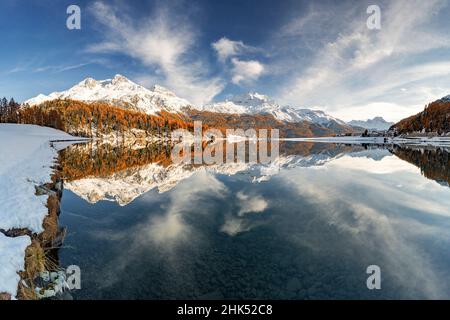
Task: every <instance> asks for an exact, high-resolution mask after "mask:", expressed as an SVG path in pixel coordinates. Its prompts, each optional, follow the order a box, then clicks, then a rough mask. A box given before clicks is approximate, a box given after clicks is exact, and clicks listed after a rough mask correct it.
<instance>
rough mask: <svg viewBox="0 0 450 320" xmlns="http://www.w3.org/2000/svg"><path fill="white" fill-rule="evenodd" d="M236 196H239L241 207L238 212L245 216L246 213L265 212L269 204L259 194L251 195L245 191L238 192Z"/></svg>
mask: <svg viewBox="0 0 450 320" xmlns="http://www.w3.org/2000/svg"><path fill="white" fill-rule="evenodd" d="M236 197H237V198H238V203H239V206H240V207H241V208H240V210H239V212H238V215H239V216H243V215H244V214H246V213H251V212H255V213H257V212H263V211H264V210H266V208H267V207H268V205H269V204H268V203H267V201H266V200H265V199H264V198H263V197H261V196H259V195H257V196H249V195H246V194H245V193H243V192H238V193H237V194H236Z"/></svg>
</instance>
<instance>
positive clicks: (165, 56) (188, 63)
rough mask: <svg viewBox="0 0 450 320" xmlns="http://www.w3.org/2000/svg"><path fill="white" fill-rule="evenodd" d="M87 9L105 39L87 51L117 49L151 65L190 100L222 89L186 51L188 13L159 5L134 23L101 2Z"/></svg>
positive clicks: (192, 34) (204, 99)
mask: <svg viewBox="0 0 450 320" xmlns="http://www.w3.org/2000/svg"><path fill="white" fill-rule="evenodd" d="M91 12H92V13H93V15H94V17H95V18H96V19H97V21H99V22H100V23H101V24H102V25H103V27H104V28H105V38H106V39H105V41H104V42H100V43H98V44H93V45H91V46H89V47H88V48H87V51H88V52H93V53H114V52H119V53H122V54H125V55H128V56H130V57H132V58H135V59H137V60H139V61H141V62H142V63H143V64H144V65H146V66H148V67H149V68H155V69H156V70H154V73H155V74H156V75H158V79H159V80H160V81H161V82H162V84H163V85H165V86H167V87H169V88H170V89H172V90H174V91H175V92H176V93H177V94H178V95H180V96H182V97H185V98H187V99H189V100H191V102H193V103H194V104H203V103H206V102H208V101H210V100H211V99H212V98H213V97H214V96H215V95H217V94H218V93H219V92H221V91H222V89H223V83H222V81H221V79H219V78H216V77H211V76H209V75H208V73H207V68H206V66H205V65H204V63H203V62H202V61H199V60H198V58H193V57H192V56H191V55H190V53H191V50H192V47H193V45H194V44H195V40H196V34H195V32H194V30H193V28H192V26H191V25H190V22H189V17H182V16H177V15H175V14H174V13H173V12H170V10H168V9H167V8H159V9H158V10H157V11H156V12H155V13H154V14H153V15H152V16H151V17H148V18H147V19H146V20H145V22H140V23H135V22H134V21H133V20H132V19H131V18H130V17H127V16H124V15H121V16H119V14H118V11H117V10H115V9H114V8H112V7H111V6H109V5H107V4H104V3H103V2H95V3H94V4H93V5H92V7H91ZM145 78H146V77H145V75H144V76H142V77H141V79H145ZM152 79H154V76H152Z"/></svg>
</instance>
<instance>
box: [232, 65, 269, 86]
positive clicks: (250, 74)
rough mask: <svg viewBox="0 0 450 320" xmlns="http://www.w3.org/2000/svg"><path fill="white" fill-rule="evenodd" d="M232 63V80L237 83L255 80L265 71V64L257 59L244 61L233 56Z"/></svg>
mask: <svg viewBox="0 0 450 320" xmlns="http://www.w3.org/2000/svg"><path fill="white" fill-rule="evenodd" d="M231 63H232V64H233V68H232V70H231V72H232V79H231V81H232V82H233V83H234V84H237V85H239V84H242V83H243V84H246V83H249V82H252V81H255V80H257V79H258V78H259V77H260V76H261V75H262V74H263V72H264V65H263V64H261V63H260V62H259V61H256V60H248V61H244V60H239V59H237V58H233V59H231Z"/></svg>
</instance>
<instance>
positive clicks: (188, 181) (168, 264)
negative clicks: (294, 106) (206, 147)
mask: <svg viewBox="0 0 450 320" xmlns="http://www.w3.org/2000/svg"><path fill="white" fill-rule="evenodd" d="M148 150H149V149H148V148H145V150H144V149H142V150H135V149H134V150H122V149H120V150H119V149H105V150H103V149H102V148H99V147H93V146H84V147H83V146H81V147H80V146H75V147H72V148H71V149H68V150H66V153H65V155H64V159H65V164H64V168H65V169H64V170H65V176H66V184H65V191H64V195H63V201H62V213H61V216H60V224H61V225H64V226H67V230H68V235H67V237H66V240H65V243H64V247H63V248H62V249H60V251H59V255H60V260H61V265H63V266H67V265H73V264H75V265H79V266H80V268H81V271H82V289H81V290H79V291H75V292H74V297H75V298H76V299H89V298H100V299H110V298H119V299H197V298H200V299H222V298H225V299H241V298H243V299H266V298H267V299H331V298H336V299H346V298H354V299H372V298H382V299H384V298H405V299H410V298H450V281H449V279H450V188H449V181H450V164H449V157H448V150H445V149H444V150H443V149H420V148H399V147H396V148H392V147H391V148H384V147H370V148H367V147H364V146H339V145H334V144H310V143H309V144H306V143H289V144H288V145H284V146H283V148H282V152H281V154H282V155H281V157H280V159H278V160H277V162H276V163H273V164H272V165H270V166H259V165H252V166H250V165H245V164H240V165H239V164H235V165H223V166H196V167H189V166H185V167H180V166H175V165H171V164H170V162H168V161H167V150H166V149H164V148H161V147H154V148H153V149H152V150H151V152H149V151H148ZM83 156H84V157H88V158H86V159H90V160H89V161H85V160H83ZM86 163H89V164H86ZM369 265H378V266H380V268H381V274H382V288H381V290H368V289H367V286H366V279H367V277H368V275H367V274H366V268H367V266H369Z"/></svg>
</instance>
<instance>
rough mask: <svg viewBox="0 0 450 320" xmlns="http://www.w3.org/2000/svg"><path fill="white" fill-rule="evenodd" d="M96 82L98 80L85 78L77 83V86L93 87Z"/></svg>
mask: <svg viewBox="0 0 450 320" xmlns="http://www.w3.org/2000/svg"><path fill="white" fill-rule="evenodd" d="M97 84H98V81H97V80H95V79H93V78H89V77H88V78H86V79H84V80H83V81H81V82H80V83H78V85H79V86H82V87H87V88H93V87H95V86H96V85H97Z"/></svg>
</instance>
